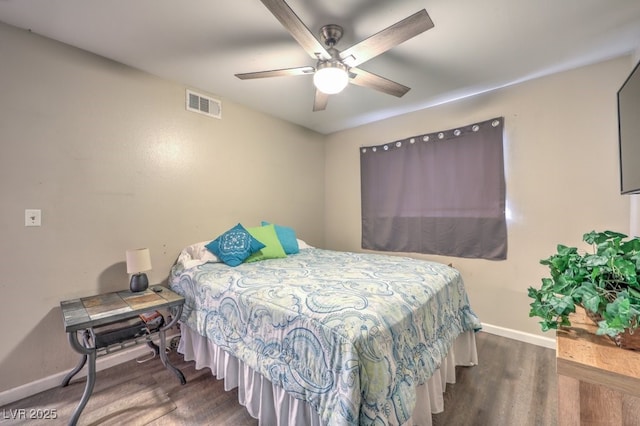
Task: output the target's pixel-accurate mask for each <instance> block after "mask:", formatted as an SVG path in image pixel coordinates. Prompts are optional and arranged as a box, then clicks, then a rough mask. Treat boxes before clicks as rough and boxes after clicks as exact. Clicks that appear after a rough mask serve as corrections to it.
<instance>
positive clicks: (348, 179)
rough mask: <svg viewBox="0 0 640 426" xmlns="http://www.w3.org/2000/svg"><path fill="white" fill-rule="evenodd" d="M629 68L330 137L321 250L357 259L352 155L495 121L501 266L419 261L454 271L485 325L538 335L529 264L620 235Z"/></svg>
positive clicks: (538, 270)
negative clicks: (621, 133) (502, 189)
mask: <svg viewBox="0 0 640 426" xmlns="http://www.w3.org/2000/svg"><path fill="white" fill-rule="evenodd" d="M629 64H630V59H629V58H628V57H624V58H620V59H616V60H612V61H608V62H604V63H600V64H597V65H593V66H589V67H584V68H580V69H576V70H573V71H569V72H564V73H560V74H555V75H552V76H548V77H544V78H540V79H537V80H534V81H530V82H526V83H522V84H519V85H515V86H511V87H507V88H503V89H501V90H497V91H494V92H490V93H486V94H483V95H479V96H475V97H473V98H467V99H463V100H460V101H457V102H454V103H450V104H446V105H442V106H439V107H435V108H430V109H427V110H423V111H419V112H415V113H411V114H406V115H403V116H400V117H395V118H391V119H387V120H384V121H380V122H377V123H373V124H369V125H366V126H362V127H359V128H355V129H351V130H348V131H343V132H340V133H337V134H333V135H331V136H330V137H328V144H327V148H326V175H325V176H326V177H325V180H326V193H325V220H326V227H325V232H326V234H325V241H326V244H327V247H328V248H331V249H339V250H355V251H357V250H360V237H361V232H360V229H361V228H360V175H359V173H360V171H359V150H358V148H359V147H360V146H366V145H376V144H381V143H384V142H390V141H394V140H398V139H403V138H406V137H409V136H413V135H419V134H424V133H430V132H434V131H437V130H445V129H450V128H455V127H457V126H462V125H465V124H471V123H473V122H476V121H482V120H486V119H490V118H493V117H500V116H503V117H504V118H505V143H504V152H505V162H506V165H505V168H506V180H507V203H508V207H509V209H510V211H511V218H510V219H509V221H508V238H509V253H508V259H507V260H506V261H500V262H495V261H485V260H471V259H458V258H454V259H447V258H442V257H436V256H419V257H423V258H431V259H435V260H438V261H445V262H450V261H451V262H453V263H454V266H456V267H457V268H458V269H460V270H461V272H462V275H463V277H464V279H465V283H466V286H467V289H468V292H469V294H470V298H471V302H472V306H473V308H474V309H475V311H476V312H477V314H478V315H479V316H480V319H481V320H482V321H483V322H484V323H488V324H491V325H494V326H498V327H505V328H509V329H514V330H518V331H521V332H526V333H532V334H539V335H544V334H543V333H542V332H541V331H540V329H539V327H538V324H537V320H536V319H532V318H529V317H528V313H529V303H530V299H529V298H528V296H527V288H528V287H529V286H538V285H539V283H540V279H541V278H542V276H543V275H545V273H546V270H545V268H544V267H542V266H541V265H539V263H538V261H539V260H540V259H542V258H546V257H548V256H549V255H550V254H552V253H553V251H554V250H555V247H556V244H558V243H564V244H568V245H580V243H581V238H582V234H583V233H585V232H588V231H590V230H593V229H595V230H604V229H612V230H617V231H621V232H625V233H627V232H629V197H627V196H621V195H620V194H619V177H618V160H617V156H618V148H617V115H616V114H617V112H616V111H617V110H616V91H617V90H618V88H619V87H620V85H621V84H622V82H623V81H624V78H625V77H626V75H627V74H628V72H629V71H630V66H629ZM409 95H410V93H409ZM581 247H582V246H581ZM547 336H548V337H553V335H547Z"/></svg>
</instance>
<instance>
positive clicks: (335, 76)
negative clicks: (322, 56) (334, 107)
mask: <svg viewBox="0 0 640 426" xmlns="http://www.w3.org/2000/svg"><path fill="white" fill-rule="evenodd" d="M317 68H318V69H317V71H316V73H315V74H314V75H313V84H314V85H315V86H316V88H317V89H318V90H319V91H321V92H322V93H326V94H327V95H334V94H336V93H339V92H341V91H342V90H343V89H344V88H345V87H347V84H349V74H348V72H347V67H346V66H344V65H343V64H341V63H340V62H337V61H326V62H322V63H320V64H318V67H317Z"/></svg>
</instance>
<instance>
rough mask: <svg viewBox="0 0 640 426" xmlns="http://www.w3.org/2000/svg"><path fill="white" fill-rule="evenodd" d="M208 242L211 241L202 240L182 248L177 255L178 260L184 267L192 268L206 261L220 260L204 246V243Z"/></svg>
mask: <svg viewBox="0 0 640 426" xmlns="http://www.w3.org/2000/svg"><path fill="white" fill-rule="evenodd" d="M210 242H211V241H202V242H199V243H195V244H191V245H190V246H187V247H185V248H183V249H182V251H181V252H180V255H179V256H178V262H180V263H182V265H183V266H184V268H185V269H188V268H193V267H194V266H198V265H202V264H203V263H207V262H212V263H216V262H220V259H218V256H216V255H215V254H213V253H211V252H210V251H209V250H207V248H206V247H205V245H207V244H209V243H210Z"/></svg>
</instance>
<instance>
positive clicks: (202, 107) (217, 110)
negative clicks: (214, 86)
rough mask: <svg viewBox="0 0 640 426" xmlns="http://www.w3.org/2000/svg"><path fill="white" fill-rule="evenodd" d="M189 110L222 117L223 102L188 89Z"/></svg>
mask: <svg viewBox="0 0 640 426" xmlns="http://www.w3.org/2000/svg"><path fill="white" fill-rule="evenodd" d="M187 110H188V111H193V112H199V113H200V114H204V115H208V116H209V117H213V118H222V102H221V101H219V100H218V99H213V98H210V97H209V96H205V95H201V94H200V93H196V92H192V91H191V90H188V89H187Z"/></svg>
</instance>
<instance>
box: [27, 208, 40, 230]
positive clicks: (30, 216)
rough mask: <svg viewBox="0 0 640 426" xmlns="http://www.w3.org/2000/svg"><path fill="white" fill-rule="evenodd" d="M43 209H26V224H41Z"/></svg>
mask: <svg viewBox="0 0 640 426" xmlns="http://www.w3.org/2000/svg"><path fill="white" fill-rule="evenodd" d="M41 225H42V210H40V209H26V210H25V211H24V226H41Z"/></svg>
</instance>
